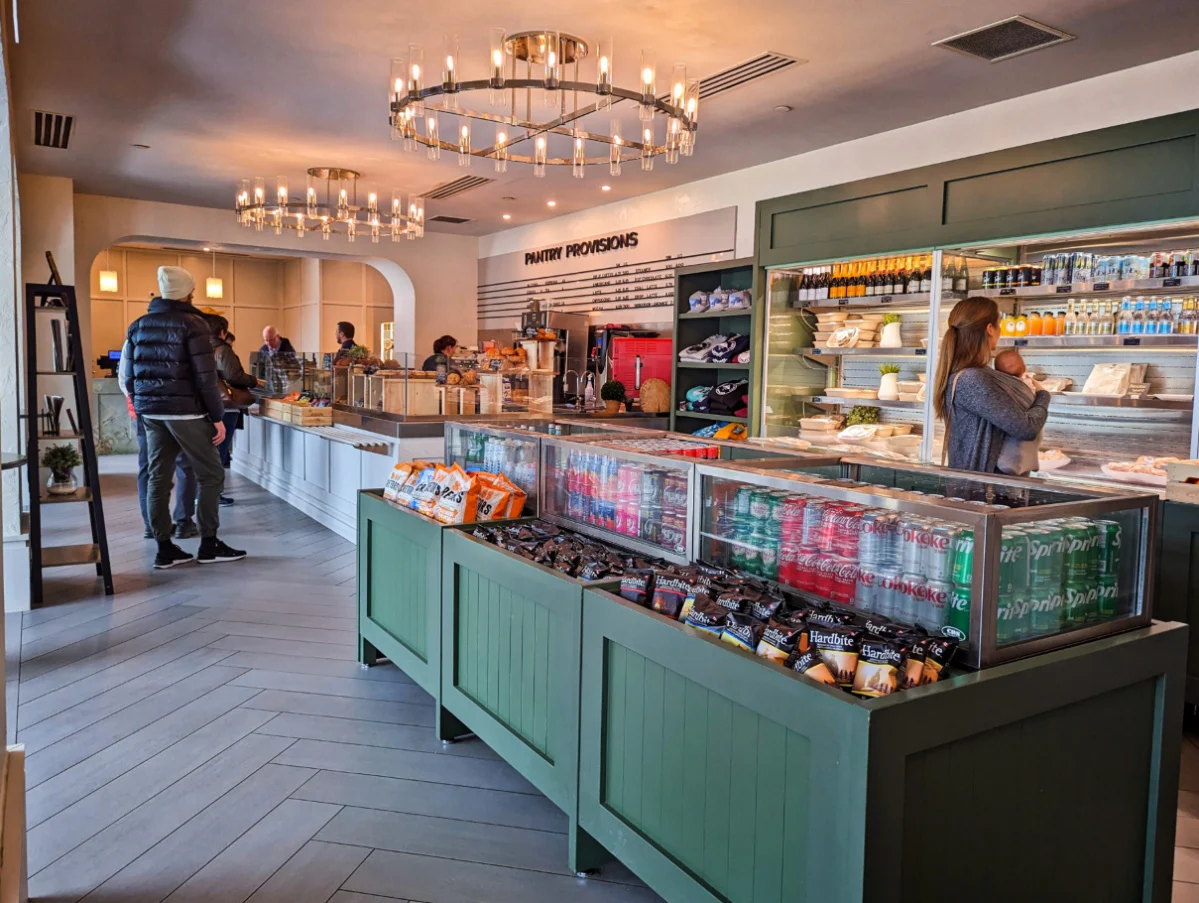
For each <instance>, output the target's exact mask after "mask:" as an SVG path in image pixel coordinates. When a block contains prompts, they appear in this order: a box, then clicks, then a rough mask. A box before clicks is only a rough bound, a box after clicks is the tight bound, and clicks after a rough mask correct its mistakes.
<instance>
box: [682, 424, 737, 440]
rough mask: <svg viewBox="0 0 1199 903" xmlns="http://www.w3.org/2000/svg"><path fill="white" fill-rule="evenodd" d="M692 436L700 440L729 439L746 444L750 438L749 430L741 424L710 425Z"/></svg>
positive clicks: (701, 428)
mask: <svg viewBox="0 0 1199 903" xmlns="http://www.w3.org/2000/svg"><path fill="white" fill-rule="evenodd" d="M691 435H692V436H697V437H699V438H700V439H728V440H730V441H733V442H744V441H745V440H746V439H748V438H749V430H747V429H746V428H745V426H744V425H743V424H740V423H732V422H722V423H710V424H708V425H707V426H704V427H700V428H699V429H698V430H696V431H695V432H693V433H692V434H691Z"/></svg>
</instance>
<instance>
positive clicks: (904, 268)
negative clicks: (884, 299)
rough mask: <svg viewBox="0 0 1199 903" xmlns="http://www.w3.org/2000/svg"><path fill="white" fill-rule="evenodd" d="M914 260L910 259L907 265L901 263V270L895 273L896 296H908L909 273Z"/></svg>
mask: <svg viewBox="0 0 1199 903" xmlns="http://www.w3.org/2000/svg"><path fill="white" fill-rule="evenodd" d="M911 265H912V258H910V257H909V258H908V259H907V262H906V263H901V264H900V265H899V269H898V270H896V272H895V294H897V295H906V294H907V293H908V273H909V272H910V271H911Z"/></svg>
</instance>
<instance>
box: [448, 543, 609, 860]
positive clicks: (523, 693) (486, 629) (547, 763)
mask: <svg viewBox="0 0 1199 903" xmlns="http://www.w3.org/2000/svg"><path fill="white" fill-rule="evenodd" d="M442 567H443V575H442V583H441V592H442V596H441V599H442V606H441V706H442V708H443V709H444V710H445V711H446V712H447V713H448V714H449V715H450V716H452V717H453V719H455V720H456V721H457V722H460V723H461V725H463V726H464V728H465V729H466V730H467V731H469V732H470V733H473V734H475V735H476V736H477V737H479V738H480V739H481V740H482V741H483V742H484V743H486V744H487V745H488V746H490V747H491V748H492V749H493V750H495V752H497V753H499V755H500V756H501V757H503V759H504V760H505V761H506V762H508V764H510V765H511V766H512V767H514V768H515V769H516V770H517V771H519V772H520V773H521V775H522V776H524V777H525V778H526V779H527V780H528V781H529V783H531V784H532V785H533V786H534V787H536V788H537V789H538V790H540V791H541V792H542V793H544V794H545V795H546V796H547V797H548V798H549V799H550V801H551V802H553V803H554V804H555V805H556V806H558V807H559V808H560V809H562V811H563V812H565V813H566V815H567V816H568V817H569V819H570V828H571V830H570V866H571V868H572V869H573V870H574V871H576V872H579V871H585V870H588V869H590V868H593V867H594V866H596V865H598V864H600V863H602V862H604V861H605V860H608V859H610V858H611V857H610V856H608V855H607V854H606V853H604V852H603V851H602V850H600V849H598V848H596V847H595V846H594V844H592V843H591V842H590V839H589V838H588V837H587V836H586V835H585V834H584V833H582V832H580V831H579V830H578V805H577V804H578V764H579V689H580V688H579V679H580V675H581V669H580V659H579V638H580V635H581V633H582V629H583V592H584V589H585V588H586V587H588V586H612V585H613V584H612V582H611V581H609V582H607V583H602V582H601V583H586V582H584V581H581V580H576V579H574V578H572V577H567V576H565V575H564V574H562V573H560V572H558V571H554V570H551V569H550V568H547V567H543V566H541V565H539V564H536V563H534V562H531V561H528V560H527V559H524V558H521V557H520V556H518V555H514V554H512V553H511V552H508V551H505V550H504V549H501V548H499V547H497V546H494V545H490V544H488V543H485V542H482V541H480V540H478V539H475V538H474V537H472V536H470V535H468V534H467V533H465V532H461V531H459V530H447V531H445V535H444V542H443V545H442ZM442 738H443V739H448V738H447V737H446V735H445V734H443V736H442Z"/></svg>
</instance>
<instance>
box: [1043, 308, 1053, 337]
mask: <svg viewBox="0 0 1199 903" xmlns="http://www.w3.org/2000/svg"><path fill="white" fill-rule="evenodd" d="M1041 335H1057V317H1056V316H1055V315H1054V314H1053V313H1052V312H1051V311H1048V310H1047V311H1045V313H1043V314H1041Z"/></svg>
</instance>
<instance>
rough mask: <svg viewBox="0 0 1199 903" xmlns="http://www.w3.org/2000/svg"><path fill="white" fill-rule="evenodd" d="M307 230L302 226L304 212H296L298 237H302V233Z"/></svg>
mask: <svg viewBox="0 0 1199 903" xmlns="http://www.w3.org/2000/svg"><path fill="white" fill-rule="evenodd" d="M307 231H308V230H307V229H305V228H304V214H302V213H297V214H296V234H297V235H299V236H300V238H303V237H304V233H305V232H307Z"/></svg>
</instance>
